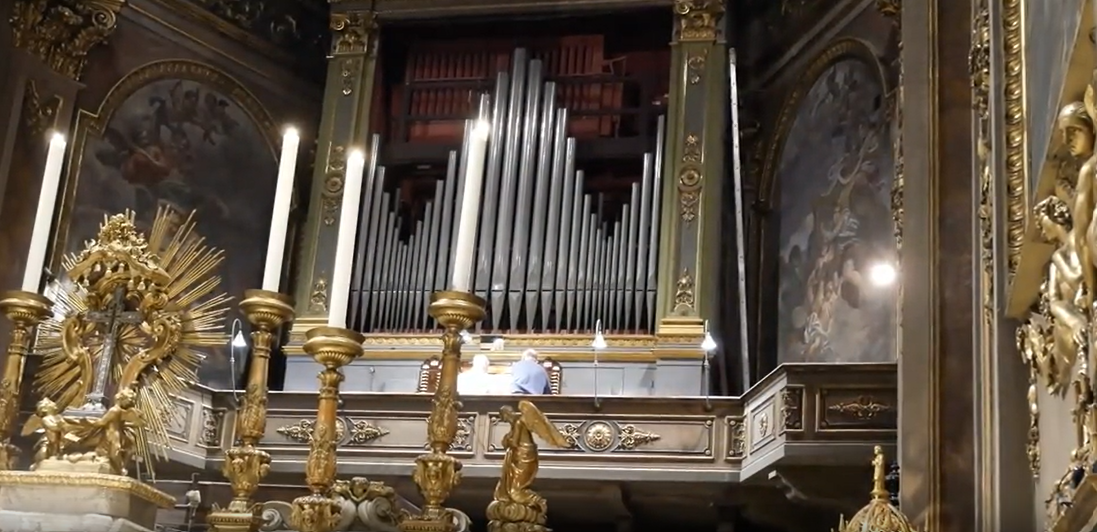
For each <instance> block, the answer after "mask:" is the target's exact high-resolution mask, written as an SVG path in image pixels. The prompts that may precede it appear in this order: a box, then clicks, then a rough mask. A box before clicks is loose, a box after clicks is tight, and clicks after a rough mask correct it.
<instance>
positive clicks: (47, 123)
mask: <svg viewBox="0 0 1097 532" xmlns="http://www.w3.org/2000/svg"><path fill="white" fill-rule="evenodd" d="M62 101H63V100H62V98H61V96H60V95H58V94H54V95H51V96H43V95H42V93H41V92H39V90H38V84H37V83H35V81H34V80H33V79H28V80H27V85H26V88H25V89H24V90H23V124H24V125H26V127H27V133H29V134H30V135H31V136H32V137H40V136H42V135H44V134H45V133H46V131H48V130H49V129H51V128H54V127H56V126H57V112H58V111H60V110H61V103H62Z"/></svg>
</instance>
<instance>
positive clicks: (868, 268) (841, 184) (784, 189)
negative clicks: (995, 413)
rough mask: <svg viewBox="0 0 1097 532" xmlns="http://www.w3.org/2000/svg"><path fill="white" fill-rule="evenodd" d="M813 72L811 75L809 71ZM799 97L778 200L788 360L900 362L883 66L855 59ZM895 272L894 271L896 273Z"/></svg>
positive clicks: (824, 71)
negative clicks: (889, 278)
mask: <svg viewBox="0 0 1097 532" xmlns="http://www.w3.org/2000/svg"><path fill="white" fill-rule="evenodd" d="M809 70H811V69H809ZM816 71H818V72H819V74H818V76H817V77H815V78H814V80H806V81H807V82H809V83H811V84H810V85H807V87H809V88H807V89H806V90H805V91H803V92H800V93H799V97H796V96H795V95H794V99H793V101H791V102H790V105H791V106H792V107H791V109H790V110H789V112H790V114H788V115H787V116H788V120H789V122H788V123H789V126H788V129H787V131H788V133H787V135H786V137H785V140H784V145H783V147H782V148H780V149H781V152H780V157H779V159H778V160H777V165H776V168H775V172H774V175H773V178H774V179H775V180H776V188H777V192H778V198H779V213H780V234H779V251H780V261H779V262H780V271H779V293H778V297H779V300H778V315H779V317H778V342H777V343H778V349H779V352H778V360H779V361H780V362H885V361H894V360H895V358H896V355H895V353H896V347H895V343H896V342H895V337H896V294H897V293H898V290H897V288H896V284H897V283H896V282H893V283H888V282H887V279H886V272H887V271H888V270H887V268H888V267H894V266H895V264H896V262H895V261H896V244H895V237H894V235H893V227H894V224H893V222H892V215H891V207H890V194H891V187H892V182H893V178H894V174H895V165H894V162H893V152H892V147H891V144H892V142H891V137H892V130H891V123H890V122H891V121H890V120H889V118H890V117H889V115H888V110H887V105H886V102H885V96H886V91H885V87H884V81H883V79H882V77H881V75H880V71H879V68H878V66H877V65H875V64H871V63H869V62H867V61H865V60H863V59H861V58H858V57H851V56H849V55H846V56H839V57H837V58H836V59H835V60H833V61H831V62H829V63H828V64H825V65H823V66H822V68H821V69H817V70H816ZM890 271H892V272H893V271H894V270H890Z"/></svg>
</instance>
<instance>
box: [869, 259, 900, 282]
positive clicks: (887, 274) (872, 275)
mask: <svg viewBox="0 0 1097 532" xmlns="http://www.w3.org/2000/svg"><path fill="white" fill-rule="evenodd" d="M898 276H899V272H897V271H896V270H895V266H893V265H892V264H891V263H888V262H880V263H877V264H873V265H872V267H871V268H869V270H868V280H869V282H871V283H872V284H873V285H875V286H880V287H884V286H891V285H892V284H893V283H894V282H895V279H896V278H897V277H898Z"/></svg>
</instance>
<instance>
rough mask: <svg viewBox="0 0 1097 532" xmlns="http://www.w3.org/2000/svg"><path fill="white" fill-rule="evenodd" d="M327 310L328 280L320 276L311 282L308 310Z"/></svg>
mask: <svg viewBox="0 0 1097 532" xmlns="http://www.w3.org/2000/svg"><path fill="white" fill-rule="evenodd" d="M327 311H328V281H327V279H325V278H323V277H320V278H318V279H316V282H315V283H313V284H312V290H311V291H310V292H309V312H327Z"/></svg>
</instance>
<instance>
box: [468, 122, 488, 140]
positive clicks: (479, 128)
mask: <svg viewBox="0 0 1097 532" xmlns="http://www.w3.org/2000/svg"><path fill="white" fill-rule="evenodd" d="M490 134H491V122H488V121H487V120H484V119H480V120H477V121H476V125H474V126H472V135H473V136H474V137H476V138H479V139H486V138H488V135H490Z"/></svg>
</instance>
